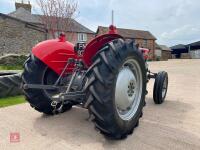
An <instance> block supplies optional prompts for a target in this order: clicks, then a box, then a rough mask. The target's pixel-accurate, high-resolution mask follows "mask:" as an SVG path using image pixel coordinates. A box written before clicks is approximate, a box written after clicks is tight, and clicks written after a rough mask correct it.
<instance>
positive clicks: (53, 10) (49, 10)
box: [37, 0, 77, 38]
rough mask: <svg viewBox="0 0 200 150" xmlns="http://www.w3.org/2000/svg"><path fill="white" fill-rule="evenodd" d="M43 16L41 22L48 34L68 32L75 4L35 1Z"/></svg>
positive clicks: (56, 0)
mask: <svg viewBox="0 0 200 150" xmlns="http://www.w3.org/2000/svg"><path fill="white" fill-rule="evenodd" d="M37 3H38V6H39V7H40V9H41V12H42V14H43V15H41V20H42V22H43V24H44V25H45V28H46V29H47V30H48V32H49V34H50V35H51V36H52V37H53V38H55V37H56V33H57V34H59V33H61V32H67V31H68V32H70V31H71V29H72V26H73V19H74V17H75V14H76V12H77V2H76V1H73V0H37Z"/></svg>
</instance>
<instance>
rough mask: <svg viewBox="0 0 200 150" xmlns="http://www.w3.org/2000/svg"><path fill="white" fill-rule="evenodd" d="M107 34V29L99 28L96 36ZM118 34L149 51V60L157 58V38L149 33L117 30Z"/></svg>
mask: <svg viewBox="0 0 200 150" xmlns="http://www.w3.org/2000/svg"><path fill="white" fill-rule="evenodd" d="M107 32H108V28H107V27H102V26H99V27H98V29H97V32H96V35H101V34H104V33H107ZM117 32H118V34H120V35H122V36H123V37H124V38H125V39H131V40H134V41H135V43H136V44H139V47H142V48H147V49H149V50H150V53H149V59H151V60H153V59H154V58H155V41H156V38H155V37H154V36H153V35H152V34H151V33H150V32H149V31H142V30H133V29H123V28H117Z"/></svg>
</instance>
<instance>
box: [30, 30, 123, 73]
mask: <svg viewBox="0 0 200 150" xmlns="http://www.w3.org/2000/svg"><path fill="white" fill-rule="evenodd" d="M117 38H122V37H121V36H120V35H118V34H104V35H101V36H98V37H96V38H95V39H93V40H92V41H91V42H90V43H89V44H88V45H87V46H86V48H85V51H84V54H83V58H81V57H78V56H77V54H76V53H75V51H74V45H73V44H72V43H70V42H67V41H65V40H63V39H61V38H59V39H54V40H47V41H44V42H41V43H39V44H37V45H36V46H35V47H33V49H32V53H33V55H34V56H36V57H37V58H38V59H40V60H41V61H42V62H44V63H45V64H46V65H47V66H48V67H49V68H51V69H52V70H53V71H55V72H56V73H57V74H61V72H62V70H63V69H64V67H65V65H66V63H67V60H68V59H69V58H74V59H83V62H84V64H85V66H86V68H87V67H89V66H90V65H91V64H92V60H91V59H92V57H93V56H94V55H95V54H96V53H97V52H98V50H100V48H102V47H103V46H104V45H105V44H106V43H108V42H109V41H111V40H114V39H117ZM73 67H74V66H73V65H71V66H69V68H68V69H67V72H71V71H72V70H73Z"/></svg>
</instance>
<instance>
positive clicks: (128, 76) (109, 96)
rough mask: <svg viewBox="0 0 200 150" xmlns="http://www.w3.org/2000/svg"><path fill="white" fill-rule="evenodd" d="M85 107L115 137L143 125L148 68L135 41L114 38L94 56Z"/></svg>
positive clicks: (126, 133)
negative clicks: (140, 121) (140, 124)
mask: <svg viewBox="0 0 200 150" xmlns="http://www.w3.org/2000/svg"><path fill="white" fill-rule="evenodd" d="M86 76H87V77H88V80H87V82H86V85H85V87H84V88H85V90H86V102H85V103H84V106H85V107H86V108H88V110H89V113H91V114H92V115H93V116H94V120H93V121H94V123H95V127H96V128H97V129H99V130H100V132H101V133H103V134H104V135H106V136H109V137H112V138H114V139H122V138H125V137H126V136H127V135H128V134H131V133H132V132H133V130H134V128H135V127H137V126H138V124H139V118H140V117H142V109H143V107H144V104H145V91H146V69H145V61H144V59H143V56H142V54H141V52H140V51H139V50H138V49H137V48H136V47H135V45H134V43H133V42H132V41H129V42H128V41H126V42H125V41H123V40H122V39H117V40H114V41H112V42H110V43H108V44H107V45H105V46H104V47H103V48H102V49H101V50H100V51H99V53H98V54H97V55H96V56H95V57H94V58H93V65H92V66H91V67H90V68H89V70H88V71H87V73H86Z"/></svg>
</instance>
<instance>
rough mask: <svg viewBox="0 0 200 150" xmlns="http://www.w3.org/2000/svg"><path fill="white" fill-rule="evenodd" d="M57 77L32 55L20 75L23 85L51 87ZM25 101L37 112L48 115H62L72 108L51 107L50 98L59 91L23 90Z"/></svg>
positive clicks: (59, 105)
mask: <svg viewBox="0 0 200 150" xmlns="http://www.w3.org/2000/svg"><path fill="white" fill-rule="evenodd" d="M57 78H58V75H57V74H56V73H55V72H53V71H52V70H51V69H49V68H48V67H47V66H46V65H45V64H44V63H43V62H41V61H40V60H39V59H37V58H36V57H34V56H33V55H32V56H31V57H29V58H28V59H27V61H26V62H25V64H24V72H23V73H22V82H23V84H25V83H26V84H43V85H52V84H54V83H55V81H56V80H57ZM23 91H24V94H25V97H26V100H27V101H28V102H29V103H30V105H31V106H32V107H33V108H35V109H36V110H37V111H39V112H43V113H45V114H48V115H53V114H58V113H63V112H65V111H67V110H69V109H71V108H72V105H73V104H72V103H71V102H69V103H68V104H65V105H62V104H61V103H60V104H58V105H57V106H56V109H55V108H53V107H52V106H51V102H52V99H51V98H52V96H54V95H56V94H59V93H60V92H61V91H59V90H42V89H23Z"/></svg>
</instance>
